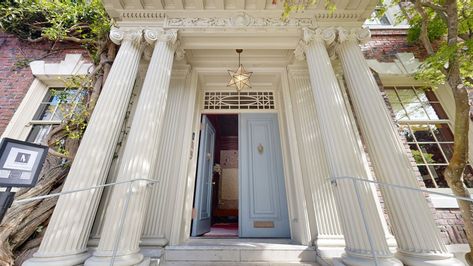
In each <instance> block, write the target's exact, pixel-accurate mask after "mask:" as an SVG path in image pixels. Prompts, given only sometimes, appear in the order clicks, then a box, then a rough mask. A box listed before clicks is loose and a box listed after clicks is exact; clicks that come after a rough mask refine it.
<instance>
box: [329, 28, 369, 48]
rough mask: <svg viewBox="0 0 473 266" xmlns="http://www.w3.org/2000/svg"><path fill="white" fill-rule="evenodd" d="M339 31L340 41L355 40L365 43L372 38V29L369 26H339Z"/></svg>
mask: <svg viewBox="0 0 473 266" xmlns="http://www.w3.org/2000/svg"><path fill="white" fill-rule="evenodd" d="M337 32H338V42H339V43H343V42H346V41H354V42H357V43H359V44H364V43H366V42H368V41H369V40H370V39H371V31H370V30H369V29H367V28H354V29H346V28H343V27H338V28H337Z"/></svg>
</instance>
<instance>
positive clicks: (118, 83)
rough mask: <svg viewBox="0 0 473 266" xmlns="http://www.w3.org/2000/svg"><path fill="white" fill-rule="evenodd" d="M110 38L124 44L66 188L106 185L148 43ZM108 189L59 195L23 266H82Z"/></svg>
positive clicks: (136, 36)
mask: <svg viewBox="0 0 473 266" xmlns="http://www.w3.org/2000/svg"><path fill="white" fill-rule="evenodd" d="M110 39H111V40H112V41H113V42H115V43H116V44H120V43H121V47H120V49H119V51H118V54H117V56H116V58H115V61H114V64H113V66H112V69H111V70H110V73H109V75H108V78H107V81H106V82H105V84H104V86H103V89H102V93H101V94H100V97H99V99H98V101H97V104H96V106H95V109H94V112H93V114H92V116H91V118H90V121H89V124H88V126H87V130H86V131H85V133H84V136H83V138H82V141H81V144H80V146H79V149H78V151H77V154H76V156H75V159H74V162H73V164H72V167H71V170H70V171H69V175H68V176H67V179H66V181H65V183H64V188H63V191H70V190H75V189H81V188H88V187H92V186H97V185H101V184H104V183H105V180H106V177H107V172H108V170H109V168H110V164H111V161H112V157H113V152H114V150H115V146H116V144H117V139H118V136H119V134H120V130H121V128H122V123H123V121H124V118H125V113H126V109H127V107H128V101H129V99H130V96H131V92H132V89H133V84H134V82H135V78H136V74H137V70H138V64H139V62H140V57H141V53H142V51H143V46H142V43H141V39H142V33H141V31H139V32H123V31H120V30H118V29H115V28H114V29H112V31H111V33H110ZM101 194H102V189H95V190H89V191H84V192H78V193H73V194H67V195H63V196H60V197H59V200H58V202H57V204H56V208H55V209H54V213H53V215H52V217H51V221H50V222H49V225H48V227H47V229H46V233H45V235H44V238H43V241H42V242H41V245H40V247H39V250H38V252H36V253H35V254H34V257H33V258H31V259H29V260H28V261H26V262H25V263H23V265H48V266H50V265H61V266H64V265H77V264H80V263H83V262H84V260H85V259H86V258H87V257H88V256H90V255H89V254H88V253H87V246H86V245H87V240H88V239H89V234H90V230H91V227H92V223H93V221H94V218H95V213H96V211H97V206H98V203H99V200H100V196H101Z"/></svg>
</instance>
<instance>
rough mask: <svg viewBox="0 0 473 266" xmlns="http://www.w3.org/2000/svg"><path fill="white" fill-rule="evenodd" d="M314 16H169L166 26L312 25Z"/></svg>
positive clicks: (241, 14) (245, 14) (244, 14)
mask: <svg viewBox="0 0 473 266" xmlns="http://www.w3.org/2000/svg"><path fill="white" fill-rule="evenodd" d="M313 23H314V20H313V19H312V18H290V19H288V20H287V21H282V20H281V18H279V17H254V16H251V15H249V14H247V13H244V12H243V13H240V14H237V15H235V16H232V17H209V18H203V17H195V18H194V17H185V18H168V19H166V21H165V26H166V27H185V28H199V27H217V28H218V27H310V26H313Z"/></svg>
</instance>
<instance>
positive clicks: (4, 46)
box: [0, 30, 466, 244]
mask: <svg viewBox="0 0 473 266" xmlns="http://www.w3.org/2000/svg"><path fill="white" fill-rule="evenodd" d="M371 32H372V39H371V41H369V42H368V43H367V44H365V45H364V46H363V47H362V49H363V51H364V54H365V57H366V58H367V59H377V60H379V61H382V62H392V61H393V60H394V59H395V55H396V53H399V52H411V53H414V54H415V56H416V58H419V59H422V58H425V55H426V54H425V50H424V49H423V47H422V46H421V45H418V44H408V43H407V42H406V30H372V31H371ZM51 48H52V47H51V44H50V43H40V44H31V43H28V42H24V41H20V40H18V39H17V38H16V37H14V36H12V35H9V34H5V33H2V32H0V134H2V133H3V131H4V130H5V127H6V126H7V124H8V122H9V121H10V119H11V117H12V116H13V114H14V112H15V110H16V109H17V108H18V106H19V104H20V102H21V100H22V99H23V97H24V95H25V94H26V92H27V90H28V88H29V86H30V85H31V82H32V81H33V79H34V77H33V75H32V73H31V71H30V68H29V67H28V66H27V65H26V63H27V61H26V60H44V61H46V62H50V63H52V62H59V61H61V60H63V59H64V57H65V54H68V53H73V54H77V53H80V54H83V55H84V56H87V53H86V51H85V50H84V49H81V48H80V47H78V46H77V45H72V44H56V45H55V46H54V50H56V52H54V53H51V54H49V55H48V51H49V50H50V49H51ZM46 55H48V56H46ZM406 149H407V150H409V149H408V146H407V144H406ZM411 160H412V163H413V167H415V161H414V159H413V158H412V156H411ZM415 168H416V167H415ZM416 169H417V168H416ZM417 175H418V180H419V182H421V183H422V181H421V180H422V179H421V177H420V174H419V173H418V172H417ZM422 186H423V183H422ZM433 212H434V216H435V218H436V222H437V224H438V226H439V228H440V229H441V232H442V236H443V238H444V240H445V241H446V243H447V244H452V243H466V236H465V232H464V230H463V221H462V219H461V215H460V214H459V211H458V209H440V210H433Z"/></svg>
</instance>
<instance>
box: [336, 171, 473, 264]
mask: <svg viewBox="0 0 473 266" xmlns="http://www.w3.org/2000/svg"><path fill="white" fill-rule="evenodd" d="M328 180H330V182H331V183H332V185H336V184H337V181H338V180H342V181H344V180H351V181H352V183H353V187H354V188H355V194H356V198H357V201H358V205H359V207H360V211H361V216H362V219H363V224H364V227H365V230H366V234H367V237H368V242H369V244H370V248H371V254H372V256H373V258H374V264H375V265H376V266H378V265H379V262H378V257H377V256H376V251H375V250H374V248H373V241H372V236H371V233H370V231H369V230H368V229H369V228H368V225H367V223H366V216H365V211H364V208H363V201H362V200H361V197H360V192H359V188H358V184H357V182H365V183H371V184H378V185H380V186H386V187H393V188H397V189H406V190H411V191H417V192H423V193H428V194H434V195H440V196H445V197H450V198H455V199H457V200H466V201H470V202H473V199H471V198H467V197H460V196H455V195H451V194H447V193H441V192H436V191H430V190H426V189H421V188H415V187H409V186H402V185H396V184H391V183H385V182H379V181H374V180H369V179H363V178H358V177H353V176H340V177H331V178H328Z"/></svg>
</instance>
